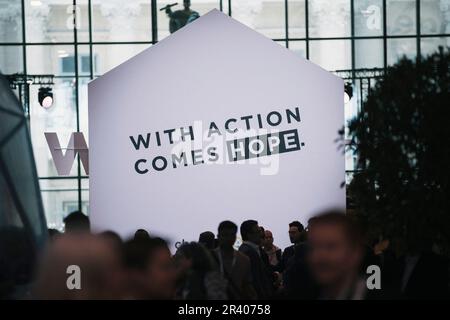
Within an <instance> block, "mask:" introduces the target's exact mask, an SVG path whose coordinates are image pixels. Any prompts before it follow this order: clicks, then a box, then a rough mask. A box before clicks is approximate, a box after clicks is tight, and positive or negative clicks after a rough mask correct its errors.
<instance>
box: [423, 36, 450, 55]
mask: <svg viewBox="0 0 450 320" xmlns="http://www.w3.org/2000/svg"><path fill="white" fill-rule="evenodd" d="M440 46H441V47H444V48H445V47H449V46H450V37H439V38H422V39H421V41H420V51H421V53H422V56H423V57H426V56H429V55H430V54H433V53H435V52H437V51H439V47H440Z"/></svg>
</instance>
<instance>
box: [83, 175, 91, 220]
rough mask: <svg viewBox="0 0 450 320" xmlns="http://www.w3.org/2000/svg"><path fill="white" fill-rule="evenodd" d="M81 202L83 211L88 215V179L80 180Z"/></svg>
mask: <svg viewBox="0 0 450 320" xmlns="http://www.w3.org/2000/svg"><path fill="white" fill-rule="evenodd" d="M81 204H82V208H83V212H84V213H86V214H87V215H89V213H90V212H89V179H82V180H81Z"/></svg>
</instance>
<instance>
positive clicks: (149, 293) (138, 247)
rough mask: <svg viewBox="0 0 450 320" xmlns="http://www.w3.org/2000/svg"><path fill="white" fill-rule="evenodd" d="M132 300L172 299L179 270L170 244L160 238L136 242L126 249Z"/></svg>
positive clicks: (136, 240) (127, 244)
mask: <svg viewBox="0 0 450 320" xmlns="http://www.w3.org/2000/svg"><path fill="white" fill-rule="evenodd" d="M124 266H125V268H126V271H127V278H128V292H129V298H132V299H172V298H173V297H174V294H175V269H174V265H173V261H172V257H171V254H170V251H169V247H168V246H167V243H166V242H165V241H164V240H163V239H160V238H150V239H132V240H129V241H127V242H125V245H124Z"/></svg>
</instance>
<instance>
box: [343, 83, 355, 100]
mask: <svg viewBox="0 0 450 320" xmlns="http://www.w3.org/2000/svg"><path fill="white" fill-rule="evenodd" d="M352 97H353V86H352V84H351V83H346V84H345V86H344V103H345V104H347V103H349V102H350V100H351V98H352Z"/></svg>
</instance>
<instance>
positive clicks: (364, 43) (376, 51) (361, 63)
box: [355, 39, 384, 68]
mask: <svg viewBox="0 0 450 320" xmlns="http://www.w3.org/2000/svg"><path fill="white" fill-rule="evenodd" d="M383 66H384V61H383V40H382V39H362V40H355V68H382V67H383Z"/></svg>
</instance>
